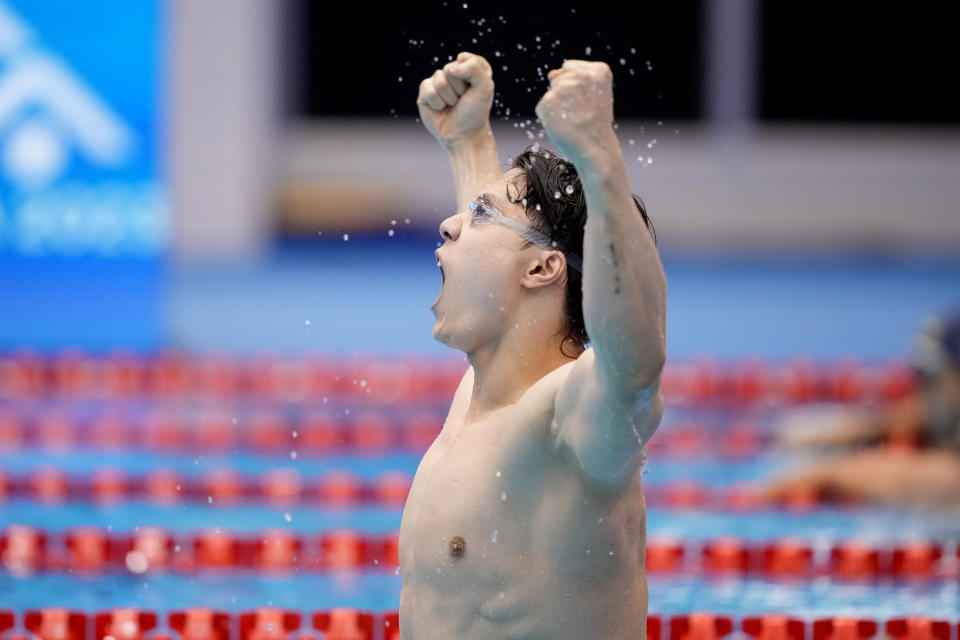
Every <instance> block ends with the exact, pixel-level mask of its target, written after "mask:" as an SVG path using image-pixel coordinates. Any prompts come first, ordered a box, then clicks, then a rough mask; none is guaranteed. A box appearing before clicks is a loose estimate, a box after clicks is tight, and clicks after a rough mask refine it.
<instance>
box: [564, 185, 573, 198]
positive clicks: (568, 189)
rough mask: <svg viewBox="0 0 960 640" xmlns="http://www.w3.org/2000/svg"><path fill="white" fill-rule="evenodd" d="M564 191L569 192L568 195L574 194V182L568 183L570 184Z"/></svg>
mask: <svg viewBox="0 0 960 640" xmlns="http://www.w3.org/2000/svg"><path fill="white" fill-rule="evenodd" d="M564 191H566V192H567V195H568V196H572V195H573V185H572V184H568V185H567V186H566V188H565V189H564Z"/></svg>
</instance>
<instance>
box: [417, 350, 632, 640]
mask: <svg viewBox="0 0 960 640" xmlns="http://www.w3.org/2000/svg"><path fill="white" fill-rule="evenodd" d="M571 365H572V363H569V364H568V365H565V366H562V367H560V368H558V369H556V370H554V371H552V372H551V373H550V374H548V375H547V376H545V377H544V378H542V379H541V380H540V381H538V382H537V383H536V384H534V385H533V386H532V387H530V389H528V390H527V392H526V393H525V394H524V395H523V397H522V398H521V399H520V400H519V401H518V402H517V403H516V404H515V405H511V406H508V407H504V408H502V409H500V410H498V411H496V412H494V413H492V414H490V415H488V416H486V417H485V418H484V419H483V420H481V421H478V422H475V423H471V424H464V423H463V414H464V413H465V410H466V405H468V404H469V395H470V388H469V385H461V386H462V387H464V386H465V387H466V389H465V391H464V389H463V388H462V389H461V390H460V391H458V393H457V397H456V398H455V399H454V403H453V406H452V407H451V411H450V415H449V416H448V418H447V421H446V423H445V425H444V428H443V431H442V432H441V434H440V435H439V436H438V437H437V439H436V441H435V442H434V443H433V445H432V446H431V447H430V449H429V450H428V451H427V453H426V454H425V455H424V458H423V460H422V461H421V463H420V467H419V468H418V470H417V474H416V476H415V478H414V482H413V486H412V487H411V490H410V495H409V497H408V499H407V504H406V507H405V509H404V514H403V522H402V525H401V530H400V566H401V572H402V576H403V588H402V592H401V598H400V617H401V632H402V636H403V640H430V639H432V638H444V639H451V638H458V639H459V638H485V639H491V638H541V637H542V638H548V637H549V638H553V639H559V638H568V637H569V638H578V639H582V638H615V639H617V640H620V639H625V638H639V637H641V636H642V635H643V630H644V627H645V621H646V608H647V590H646V580H645V576H644V572H643V561H644V536H645V529H646V509H645V506H644V502H643V494H642V491H641V482H640V473H639V472H638V473H637V474H636V475H635V476H634V478H633V481H632V482H631V484H630V485H629V486H628V487H627V488H622V489H618V490H612V489H610V488H607V487H603V486H602V485H600V484H598V483H596V482H594V481H592V480H590V479H589V478H587V477H586V476H584V475H583V474H582V472H580V470H579V469H578V467H577V463H576V461H575V459H574V458H573V456H572V455H571V454H570V452H569V451H568V450H566V449H565V448H564V447H563V446H559V445H558V444H557V439H556V437H555V436H554V435H553V433H552V430H551V424H552V421H553V419H554V400H555V398H556V395H557V391H558V390H559V388H560V385H561V384H562V383H563V381H564V380H565V379H566V376H567V374H568V373H569V370H570V367H571ZM465 382H467V381H466V380H465Z"/></svg>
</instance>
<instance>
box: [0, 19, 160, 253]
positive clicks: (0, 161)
mask: <svg viewBox="0 0 960 640" xmlns="http://www.w3.org/2000/svg"><path fill="white" fill-rule="evenodd" d="M156 13H157V7H156V5H155V2H152V1H143V0H138V1H137V2H128V1H126V0H114V1H112V2H103V1H102V0H101V1H99V2H90V1H79V0H74V1H72V2H69V3H64V2H60V1H59V0H21V1H17V0H0V184H2V185H3V188H2V189H0V253H3V252H13V253H14V254H21V255H34V256H56V255H62V256H80V255H89V256H103V257H108V256H145V257H146V256H155V255H158V254H159V253H161V252H162V251H163V249H164V248H165V245H166V242H167V235H168V232H167V211H166V204H165V202H166V199H165V197H164V190H163V189H162V188H161V185H160V183H159V181H158V173H159V172H158V170H157V167H158V164H159V163H158V158H157V155H158V153H157V148H158V144H157V140H155V136H156V132H157V129H158V127H157V122H156V120H157V108H156V103H157V98H156V96H157V93H158V84H159V73H158V71H157V69H158V68H159V58H160V56H159V53H158V50H157V47H158V41H159V37H158V34H159V24H158V23H159V20H158V17H157V15H156Z"/></svg>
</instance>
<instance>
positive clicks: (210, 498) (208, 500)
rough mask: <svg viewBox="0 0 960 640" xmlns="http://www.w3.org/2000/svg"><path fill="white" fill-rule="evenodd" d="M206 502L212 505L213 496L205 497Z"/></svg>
mask: <svg viewBox="0 0 960 640" xmlns="http://www.w3.org/2000/svg"><path fill="white" fill-rule="evenodd" d="M207 502H208V503H209V504H213V496H207Z"/></svg>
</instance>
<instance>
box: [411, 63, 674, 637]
mask: <svg viewBox="0 0 960 640" xmlns="http://www.w3.org/2000/svg"><path fill="white" fill-rule="evenodd" d="M548 79H549V81H550V88H549V90H548V91H547V92H546V93H545V94H544V96H543V97H542V98H541V100H540V102H539V103H538V105H537V108H536V112H537V116H538V117H539V118H540V120H541V122H542V123H543V126H544V129H545V130H546V133H547V135H548V136H549V138H550V140H551V141H552V142H553V144H554V145H556V147H557V148H558V149H559V151H560V152H561V153H562V154H563V155H564V156H566V159H564V158H560V157H558V156H557V155H556V154H553V153H548V152H545V151H543V150H540V149H538V148H537V147H536V146H534V147H533V148H528V149H527V150H526V151H524V152H523V153H521V154H520V155H519V156H517V158H516V160H515V161H514V162H513V165H512V167H511V168H509V169H508V170H507V171H506V172H505V173H504V172H503V171H502V170H501V166H500V160H499V156H498V155H497V149H496V146H495V143H494V138H493V132H492V130H491V127H490V119H489V114H490V107H491V105H492V103H493V92H494V85H493V76H492V71H491V68H490V65H489V64H488V63H487V61H486V60H484V59H483V58H482V57H480V56H477V55H474V54H470V53H461V54H460V55H459V56H457V59H456V60H455V61H453V62H451V63H449V64H447V65H445V66H444V67H443V68H442V69H440V70H438V71H436V72H435V73H434V74H433V75H432V76H430V77H429V78H427V79H426V80H424V81H423V82H422V83H421V85H420V92H419V96H418V98H417V104H418V106H419V109H420V116H421V119H422V121H423V123H424V124H425V126H426V127H427V129H428V130H429V131H430V132H431V133H432V134H433V135H434V136H435V137H436V138H437V139H438V140H439V142H440V143H441V145H442V146H443V147H444V148H445V149H446V150H447V152H448V154H449V158H450V162H451V166H452V168H453V175H454V181H455V183H456V192H457V209H458V212H457V213H455V214H453V215H451V216H449V217H448V218H446V219H445V220H444V221H443V223H442V224H441V225H440V229H439V231H440V235H441V236H442V237H443V240H444V242H443V245H442V246H441V247H440V248H439V249H438V250H437V252H436V255H437V264H438V266H439V267H440V270H441V278H442V282H443V284H442V288H441V292H440V295H439V296H438V298H437V300H436V301H435V302H434V303H433V304H432V305H431V309H432V310H433V312H434V315H435V317H436V320H435V324H434V326H433V335H434V337H435V338H436V339H437V340H439V341H441V342H443V343H444V344H446V345H448V346H450V347H452V348H454V349H458V350H460V351H463V352H465V353H466V355H467V359H468V360H469V362H470V367H469V368H468V369H467V372H466V374H465V375H464V377H463V379H462V380H461V382H460V385H459V388H458V389H457V391H456V393H455V395H454V398H453V402H452V405H451V407H450V412H449V414H448V416H447V419H446V421H445V423H444V426H443V430H442V431H441V433H440V435H439V436H438V437H437V439H436V441H435V442H434V443H433V444H432V446H431V447H430V449H429V450H428V451H427V453H426V454H425V455H424V457H423V460H422V461H421V462H420V466H419V468H418V469H417V473H416V476H415V478H414V481H413V485H412V487H411V490H410V494H409V497H408V499H407V503H406V506H405V508H404V513H403V521H402V524H401V528H400V570H401V575H402V578H403V584H402V589H401V594H400V606H399V609H400V630H401V635H402V637H403V639H404V640H429V639H442V640H450V639H453V638H457V639H466V638H478V639H479V638H482V639H484V640H491V639H493V638H518V639H519V638H552V639H554V640H561V639H564V638H570V639H571V640H572V639H576V640H582V639H583V638H596V639H601V638H606V639H612V640H627V639H630V640H634V639H636V638H644V637H646V634H645V628H646V616H647V583H646V575H645V572H644V562H645V557H644V556H645V537H646V507H645V505H644V500H643V494H642V491H641V471H640V468H641V464H642V462H643V455H644V451H645V445H646V442H647V440H649V438H650V436H652V435H653V433H654V431H655V430H656V428H657V426H658V424H659V422H660V418H661V415H662V413H663V397H662V394H661V391H660V374H661V371H662V368H663V364H664V357H665V356H664V315H665V314H664V309H665V290H666V285H665V278H664V274H663V269H662V266H661V264H660V259H659V256H658V253H657V249H656V247H655V244H654V237H653V235H652V232H651V229H650V228H649V222H648V220H647V216H646V213H645V211H644V210H643V207H642V205H641V204H640V203H639V201H637V200H635V198H634V196H633V195H632V194H631V192H630V187H629V184H628V181H627V173H626V167H625V165H624V161H623V158H622V156H621V152H620V145H619V142H618V140H617V137H616V134H615V132H614V130H613V89H612V80H613V75H612V73H611V71H610V68H609V67H608V66H607V65H606V64H605V63H602V62H586V61H580V60H568V61H566V62H564V63H563V66H562V67H561V68H559V69H554V70H552V71H550V73H549V74H548ZM588 213H589V215H588ZM581 292H582V293H581ZM581 295H582V300H581ZM588 334H589V345H590V346H589V347H587V341H588V337H587V336H588Z"/></svg>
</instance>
